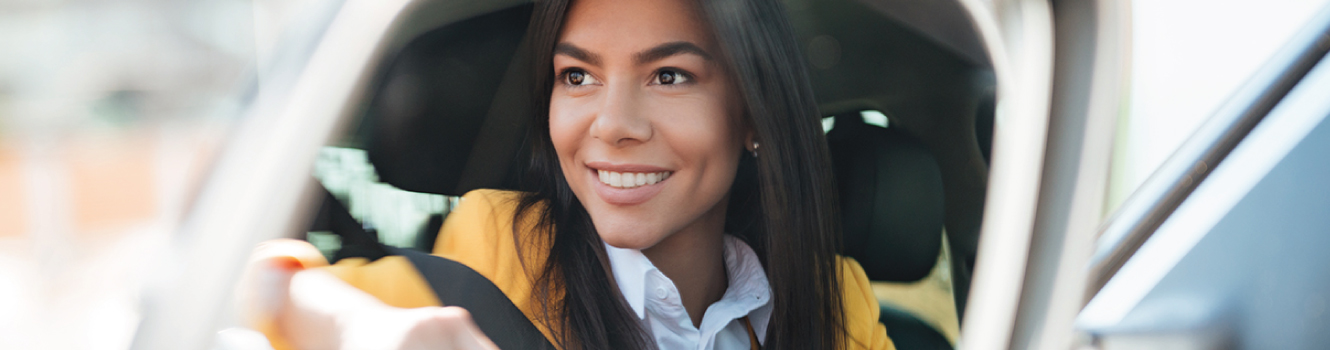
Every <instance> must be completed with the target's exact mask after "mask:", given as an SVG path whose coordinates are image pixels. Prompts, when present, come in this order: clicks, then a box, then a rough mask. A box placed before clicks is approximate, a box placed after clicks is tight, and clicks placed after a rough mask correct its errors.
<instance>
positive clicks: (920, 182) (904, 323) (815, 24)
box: [309, 0, 995, 350]
mask: <svg viewBox="0 0 1330 350" xmlns="http://www.w3.org/2000/svg"><path fill="white" fill-rule="evenodd" d="M786 6H787V9H789V16H790V19H791V21H792V23H793V24H794V26H795V29H796V31H797V32H798V39H799V41H800V43H801V44H802V45H803V49H804V50H805V53H806V54H807V59H808V62H809V65H810V72H811V74H812V82H813V85H814V91H815V94H816V98H817V100H818V104H819V108H820V110H821V112H822V113H823V115H821V116H819V117H821V118H823V119H822V120H821V121H822V123H823V125H824V129H828V131H827V134H826V137H827V142H828V145H829V147H830V149H831V153H832V157H833V159H832V160H833V163H834V172H835V175H836V181H837V186H838V187H839V188H838V189H839V199H840V202H841V214H842V217H841V220H842V226H843V231H844V232H843V235H844V236H843V245H844V249H843V254H844V255H846V256H849V257H853V258H854V259H856V260H857V261H859V262H860V263H861V264H862V266H863V267H864V269H865V271H866V273H867V274H868V276H869V278H870V279H871V280H873V281H875V284H876V283H877V282H882V283H884V284H892V283H896V284H908V283H916V282H917V281H920V280H923V279H925V278H928V277H929V276H930V274H932V273H933V272H934V270H935V268H937V267H938V266H939V265H938V264H939V261H940V259H939V256H940V254H943V251H944V250H945V251H949V255H948V257H947V259H948V261H949V263H948V264H946V265H945V269H946V270H947V271H943V273H945V274H948V276H945V277H946V278H947V279H949V280H950V281H951V288H952V291H951V294H950V295H949V296H948V298H949V299H947V301H948V302H951V303H954V305H952V306H954V310H955V311H956V315H955V317H954V318H952V320H953V321H952V322H958V321H955V320H959V319H960V318H961V317H963V310H964V302H965V298H966V296H967V295H968V286H969V280H970V271H972V270H973V267H974V266H973V264H974V261H975V260H974V258H975V252H976V249H977V245H978V240H979V227H980V225H979V224H980V220H981V216H982V212H983V201H984V195H985V192H986V184H987V173H988V171H987V169H988V162H989V156H988V155H989V145H990V144H991V140H992V131H993V124H994V120H993V116H994V109H995V107H994V99H995V97H994V89H995V88H994V85H995V81H994V74H993V70H992V68H991V64H989V63H988V55H987V54H986V53H985V52H983V49H982V46H981V45H979V44H978V43H979V42H980V41H979V39H978V34H977V32H976V31H975V30H974V28H973V27H972V26H971V25H970V24H969V23H970V21H969V17H968V14H967V13H966V12H965V10H964V9H963V8H962V7H961V6H960V5H959V3H956V2H952V1H931V2H926V4H916V3H915V2H910V1H906V0H886V1H857V0H831V1H818V2H812V1H799V0H787V1H786ZM531 10H532V6H531V5H530V4H521V5H517V6H513V7H508V8H505V9H501V10H497V11H489V12H487V13H482V14H478V15H475V16H470V17H467V18H466V19H463V20H460V21H456V22H452V23H447V24H444V25H441V26H433V27H431V24H429V23H431V22H430V20H427V19H424V18H425V17H427V16H425V15H423V14H422V15H415V16H413V15H411V14H408V15H407V17H406V18H404V19H402V20H404V21H406V23H408V24H407V25H405V26H403V27H404V28H413V29H410V30H402V31H401V32H403V33H405V34H402V35H404V36H408V37H402V38H395V39H393V40H397V41H400V42H402V44H401V45H393V46H390V49H389V50H388V52H387V53H386V54H385V56H384V57H383V59H382V60H381V61H380V64H379V66H378V67H377V68H375V69H374V71H375V75H374V76H373V78H372V80H371V81H370V85H369V88H368V89H366V90H365V91H364V92H363V94H364V95H363V97H362V98H363V100H362V102H361V106H362V108H360V109H359V110H360V112H358V113H359V114H360V115H358V116H356V117H355V119H354V122H353V123H352V125H350V126H349V127H348V128H347V129H346V133H345V135H344V136H342V137H341V138H339V139H337V140H335V141H334V142H333V143H332V144H330V146H335V147H339V148H346V149H354V150H360V151H363V153H364V154H365V159H366V161H367V162H368V164H369V165H370V166H372V172H373V175H374V176H373V178H374V180H376V181H378V182H381V183H382V184H385V185H387V186H391V187H392V188H395V189H399V190H402V191H407V192H412V193H421V194H429V195H436V196H445V197H444V198H453V197H456V196H461V195H462V194H464V193H466V192H468V191H470V190H473V189H479V188H497V189H514V190H520V189H521V187H520V184H519V182H518V178H519V175H520V174H521V173H522V171H523V170H524V166H525V164H526V162H527V159H526V158H527V154H528V152H527V147H528V146H526V145H525V144H524V142H525V140H524V139H525V137H524V136H525V133H526V130H527V123H528V115H529V113H530V112H531V108H530V106H529V103H530V102H529V101H528V100H527V98H526V94H527V91H528V90H529V87H528V86H527V85H528V81H527V79H526V78H525V77H526V76H528V75H529V71H528V70H529V69H530V68H529V67H528V64H527V61H526V60H527V57H524V56H525V55H524V54H523V52H522V51H521V50H519V47H521V45H522V44H523V40H524V38H523V36H524V33H525V27H526V24H527V21H528V19H529V17H530V13H531ZM413 21H415V22H413ZM412 23H418V24H412ZM865 112H869V113H865ZM871 115H882V116H885V117H886V118H885V121H884V120H878V119H874V118H871V117H866V116H871ZM321 180H323V182H324V184H325V187H329V186H328V185H329V184H328V181H327V179H326V178H321ZM331 192H337V191H331ZM331 192H330V193H329V194H328V195H326V196H324V199H323V204H322V205H321V206H319V208H320V209H319V214H318V215H316V216H315V220H314V223H313V225H311V227H310V229H309V231H318V232H332V233H333V234H335V235H337V236H338V237H340V240H341V241H342V244H341V246H342V248H341V250H340V251H333V252H331V254H330V255H331V256H333V259H334V260H335V259H337V258H340V257H344V256H366V255H375V254H383V253H384V252H370V253H366V252H363V251H362V252H356V251H352V250H354V249H365V248H363V247H366V246H372V245H373V244H368V243H366V242H372V241H373V240H376V239H378V238H377V237H376V236H375V235H376V233H375V230H374V229H373V227H370V226H371V225H367V224H368V223H364V222H360V221H359V220H357V219H356V218H354V217H353V216H352V215H350V213H351V211H350V210H348V208H349V207H354V206H355V205H356V204H355V203H344V202H347V201H348V199H347V198H346V196H345V195H333V194H332V193H331ZM446 215H447V212H446V208H445V209H443V210H438V211H437V212H434V213H430V215H428V218H427V219H426V220H422V222H421V224H420V225H419V226H420V227H421V228H420V229H419V232H418V234H417V235H416V237H415V238H414V239H413V240H410V241H409V243H408V244H397V245H399V246H401V247H402V248H414V249H418V250H421V251H425V252H428V251H429V250H431V249H432V247H433V239H434V236H435V235H436V234H437V232H438V230H439V227H440V225H441V224H442V222H443V220H444V219H446ZM311 238H312V237H311ZM311 241H313V240H312V239H311ZM357 242H359V243H357ZM316 245H318V244H317V243H316ZM357 247H361V248H357ZM881 311H882V312H881V321H882V322H883V323H884V324H885V325H886V327H887V330H888V333H889V335H890V337H891V338H892V339H893V341H894V342H895V343H896V345H897V347H898V348H900V349H907V350H908V349H951V348H953V347H954V342H955V341H956V340H955V339H954V336H953V337H948V336H945V335H944V333H943V332H942V331H941V330H940V329H939V327H938V326H937V322H936V321H928V320H925V319H923V318H921V317H920V315H918V314H916V313H913V312H910V311H907V309H906V308H901V307H900V305H898V302H892V301H891V300H883V303H882V306H881ZM957 327H958V326H957ZM482 329H484V325H482Z"/></svg>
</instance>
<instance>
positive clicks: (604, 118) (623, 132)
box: [591, 86, 652, 147]
mask: <svg viewBox="0 0 1330 350" xmlns="http://www.w3.org/2000/svg"><path fill="white" fill-rule="evenodd" d="M641 102H642V101H640V96H638V94H637V92H636V91H633V89H632V88H629V87H622V86H621V87H617V88H616V87H610V89H609V91H607V94H606V95H605V99H604V100H603V101H602V102H601V107H600V110H599V111H597V113H596V120H595V121H594V122H593V123H592V124H591V136H592V137H595V138H596V139H597V140H600V141H601V142H605V143H608V144H610V145H611V146H614V147H626V146H631V145H634V144H640V143H643V142H647V141H648V140H651V135H652V128H651V121H650V120H648V119H647V118H646V115H645V113H643V112H644V111H642V110H641V105H642V103H641Z"/></svg>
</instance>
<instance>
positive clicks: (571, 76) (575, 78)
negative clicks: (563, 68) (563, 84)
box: [568, 71, 586, 85]
mask: <svg viewBox="0 0 1330 350" xmlns="http://www.w3.org/2000/svg"><path fill="white" fill-rule="evenodd" d="M584 79H586V73H582V72H577V71H573V72H568V83H569V84H573V85H582V81H583V80H584Z"/></svg>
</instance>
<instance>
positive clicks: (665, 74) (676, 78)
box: [655, 70, 688, 85]
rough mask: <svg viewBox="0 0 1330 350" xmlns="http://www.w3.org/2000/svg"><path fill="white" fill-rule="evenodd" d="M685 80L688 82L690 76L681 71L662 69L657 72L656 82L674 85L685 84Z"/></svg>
mask: <svg viewBox="0 0 1330 350" xmlns="http://www.w3.org/2000/svg"><path fill="white" fill-rule="evenodd" d="M685 82H688V76H687V75H684V73H681V72H676V71H672V70H662V71H660V72H659V73H656V82H655V83H656V84H660V85H674V84H683V83H685Z"/></svg>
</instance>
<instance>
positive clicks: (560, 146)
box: [549, 97, 589, 164]
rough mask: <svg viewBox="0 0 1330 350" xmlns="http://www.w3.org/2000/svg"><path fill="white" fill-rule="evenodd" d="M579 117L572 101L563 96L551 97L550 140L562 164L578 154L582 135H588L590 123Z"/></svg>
mask: <svg viewBox="0 0 1330 350" xmlns="http://www.w3.org/2000/svg"><path fill="white" fill-rule="evenodd" d="M582 119H587V118H578V117H577V109H576V106H574V105H573V104H572V103H570V101H567V100H566V99H562V98H557V97H555V98H552V99H550V115H549V123H550V141H551V142H553V143H554V150H555V152H557V153H558V154H559V160H560V164H562V163H564V162H566V161H568V160H570V159H571V157H572V156H573V155H574V154H576V152H577V148H578V145H580V144H581V141H582V136H584V135H586V133H587V127H588V125H589V123H586V122H584V121H583V120H582Z"/></svg>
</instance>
